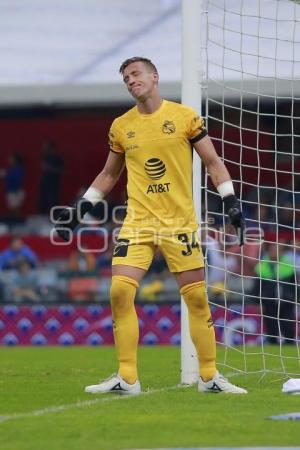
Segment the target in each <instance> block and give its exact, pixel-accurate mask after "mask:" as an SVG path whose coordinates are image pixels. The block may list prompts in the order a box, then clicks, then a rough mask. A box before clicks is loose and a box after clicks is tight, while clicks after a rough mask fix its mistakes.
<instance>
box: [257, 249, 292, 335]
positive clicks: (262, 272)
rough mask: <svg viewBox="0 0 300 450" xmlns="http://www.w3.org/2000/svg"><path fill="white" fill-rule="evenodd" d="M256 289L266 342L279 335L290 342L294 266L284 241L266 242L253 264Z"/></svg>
mask: <svg viewBox="0 0 300 450" xmlns="http://www.w3.org/2000/svg"><path fill="white" fill-rule="evenodd" d="M255 272H256V274H257V275H258V276H259V279H258V280H257V293H258V295H260V296H261V302H262V309H263V319H264V324H265V327H266V333H267V336H268V342H269V343H272V344H276V343H277V342H278V338H279V337H284V338H285V343H287V344H293V343H294V339H295V337H296V325H295V321H296V314H295V304H294V302H295V295H296V292H295V290H296V285H295V267H294V261H293V259H292V258H291V257H290V256H289V254H288V253H287V252H286V251H285V250H284V247H283V245H280V244H279V245H278V244H276V243H269V244H268V246H267V248H266V252H265V254H264V255H263V258H262V259H261V261H260V262H259V263H258V264H257V265H256V267H255Z"/></svg>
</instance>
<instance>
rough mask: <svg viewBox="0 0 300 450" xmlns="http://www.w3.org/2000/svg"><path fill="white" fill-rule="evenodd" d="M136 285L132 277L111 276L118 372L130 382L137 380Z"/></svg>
mask: <svg viewBox="0 0 300 450" xmlns="http://www.w3.org/2000/svg"><path fill="white" fill-rule="evenodd" d="M137 287H138V283H137V281H135V280H134V279H132V278H129V277H125V276H121V275H114V276H113V277H112V284H111V288H110V301H111V309H112V319H113V330H114V339H115V345H116V350H117V355H118V360H119V374H120V375H121V377H122V378H123V379H124V380H125V381H126V382H127V383H130V384H133V383H135V382H136V380H137V347H138V341H139V324H138V318H137V314H136V310H135V306H134V299H135V294H136V290H137Z"/></svg>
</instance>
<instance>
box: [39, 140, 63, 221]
mask: <svg viewBox="0 0 300 450" xmlns="http://www.w3.org/2000/svg"><path fill="white" fill-rule="evenodd" d="M42 152H43V160H42V176H41V182H40V190H39V192H40V198H39V212H40V213H42V214H47V213H49V211H50V209H51V208H52V207H53V206H57V205H59V203H60V199H59V190H60V182H61V176H62V172H63V168H64V162H63V159H62V157H61V156H60V155H59V153H58V152H57V150H56V145H55V143H54V142H52V141H50V140H48V141H45V142H44V143H43V146H42Z"/></svg>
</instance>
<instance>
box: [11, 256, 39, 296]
mask: <svg viewBox="0 0 300 450" xmlns="http://www.w3.org/2000/svg"><path fill="white" fill-rule="evenodd" d="M11 294H12V296H13V299H14V300H15V301H28V300H29V301H37V300H39V295H38V284H37V276H36V274H35V273H34V271H32V270H31V268H30V265H29V264H28V262H27V261H22V262H21V263H20V264H19V265H18V268H17V273H16V275H15V277H14V279H13V286H12V287H11Z"/></svg>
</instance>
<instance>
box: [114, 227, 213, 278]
mask: <svg viewBox="0 0 300 450" xmlns="http://www.w3.org/2000/svg"><path fill="white" fill-rule="evenodd" d="M157 248H159V249H160V250H161V252H162V254H163V256H164V258H165V260H166V263H167V265H168V268H169V270H170V272H184V271H186V270H192V269H198V268H200V267H204V259H203V254H202V250H201V247H200V243H199V238H198V233H197V231H193V232H183V233H180V232H179V233H176V234H174V235H172V236H155V235H153V234H150V233H149V234H139V236H138V237H137V236H135V237H133V236H130V237H129V236H128V237H126V236H125V235H124V234H122V237H119V238H118V239H117V243H116V245H115V248H114V254H113V259H112V265H116V264H124V265H126V266H133V267H138V268H140V269H144V270H148V269H149V266H150V264H151V262H152V259H153V256H154V254H155V251H156V249H157Z"/></svg>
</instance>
